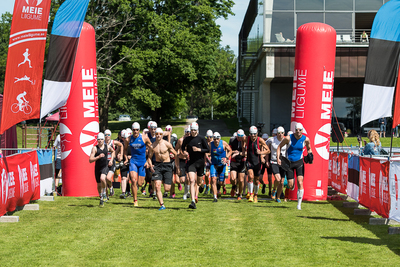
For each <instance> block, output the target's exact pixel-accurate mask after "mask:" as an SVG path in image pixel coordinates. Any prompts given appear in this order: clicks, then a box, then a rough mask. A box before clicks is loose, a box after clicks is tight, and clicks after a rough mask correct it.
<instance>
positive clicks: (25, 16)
mask: <svg viewBox="0 0 400 267" xmlns="http://www.w3.org/2000/svg"><path fill="white" fill-rule="evenodd" d="M50 4H51V1H50V0H16V1H15V5H14V12H13V20H12V24H11V32H10V39H9V45H8V58H7V66H6V75H5V81H4V99H3V109H2V111H3V112H2V115H1V125H0V134H3V133H4V131H6V130H7V129H8V128H10V127H11V126H13V125H15V124H17V123H18V122H21V121H24V120H28V119H34V118H39V116H40V97H41V87H42V76H43V62H44V52H45V46H46V35H47V25H48V21H49V12H50Z"/></svg>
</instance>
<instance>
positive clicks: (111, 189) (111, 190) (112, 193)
mask: <svg viewBox="0 0 400 267" xmlns="http://www.w3.org/2000/svg"><path fill="white" fill-rule="evenodd" d="M114 194H115V192H114V187H113V188H110V197H112V196H113V195H114Z"/></svg>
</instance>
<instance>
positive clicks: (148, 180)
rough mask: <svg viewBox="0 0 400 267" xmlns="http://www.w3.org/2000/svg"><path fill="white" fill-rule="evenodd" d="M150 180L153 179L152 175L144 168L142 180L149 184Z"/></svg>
mask: <svg viewBox="0 0 400 267" xmlns="http://www.w3.org/2000/svg"><path fill="white" fill-rule="evenodd" d="M152 179H153V173H152V172H151V170H150V169H149V168H146V176H145V178H144V180H145V181H146V183H151V180H152Z"/></svg>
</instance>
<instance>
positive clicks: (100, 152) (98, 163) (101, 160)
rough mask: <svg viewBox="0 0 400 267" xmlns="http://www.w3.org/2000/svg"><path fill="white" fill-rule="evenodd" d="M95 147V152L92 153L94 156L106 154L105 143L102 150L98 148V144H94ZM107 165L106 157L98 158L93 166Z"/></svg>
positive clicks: (97, 167)
mask: <svg viewBox="0 0 400 267" xmlns="http://www.w3.org/2000/svg"><path fill="white" fill-rule="evenodd" d="M96 149H97V151H96V154H94V156H95V157H98V156H99V155H100V154H102V153H103V154H104V156H105V155H107V152H108V146H107V145H106V144H104V149H103V150H101V149H100V147H99V145H97V146H96ZM107 165H108V159H107V157H102V158H99V159H98V160H96V162H95V168H96V169H102V168H104V167H107Z"/></svg>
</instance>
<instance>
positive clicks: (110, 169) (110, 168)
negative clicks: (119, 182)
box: [108, 159, 117, 173]
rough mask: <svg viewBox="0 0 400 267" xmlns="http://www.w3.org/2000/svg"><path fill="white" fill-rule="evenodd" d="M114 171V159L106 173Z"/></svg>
mask: <svg viewBox="0 0 400 267" xmlns="http://www.w3.org/2000/svg"><path fill="white" fill-rule="evenodd" d="M116 169H117V168H116V166H115V159H114V160H113V164H112V166H111V167H108V172H112V173H114V172H115V170H116Z"/></svg>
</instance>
